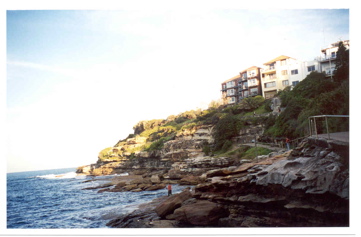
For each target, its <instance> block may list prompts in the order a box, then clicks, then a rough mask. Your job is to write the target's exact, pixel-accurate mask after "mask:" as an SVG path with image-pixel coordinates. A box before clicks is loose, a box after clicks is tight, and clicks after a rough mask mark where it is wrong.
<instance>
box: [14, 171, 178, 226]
mask: <svg viewBox="0 0 361 237" xmlns="http://www.w3.org/2000/svg"><path fill="white" fill-rule="evenodd" d="M75 170H76V169H75V168H69V169H57V170H44V171H30V172H18V173H8V174H7V228H8V229H59V228H61V229H71V228H108V227H107V226H106V223H107V222H109V221H110V220H111V219H113V218H115V217H117V216H118V215H120V214H125V213H129V212H132V211H133V210H135V209H136V208H137V206H138V205H139V204H141V203H146V202H149V201H151V200H153V199H154V198H157V197H160V196H164V195H167V190H165V189H164V190H156V191H143V192H103V193H97V191H98V189H92V190H83V188H87V187H96V186H99V185H101V184H104V183H106V182H109V181H110V179H111V178H112V177H113V176H111V175H109V176H100V177H96V181H92V182H84V181H86V180H90V179H92V177H89V176H83V175H82V176H78V175H77V174H76V173H75ZM184 188H185V186H178V185H174V186H173V193H178V192H181V191H182V190H183V189H184Z"/></svg>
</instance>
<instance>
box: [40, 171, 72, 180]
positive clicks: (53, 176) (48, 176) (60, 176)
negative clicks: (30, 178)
mask: <svg viewBox="0 0 361 237" xmlns="http://www.w3.org/2000/svg"><path fill="white" fill-rule="evenodd" d="M76 176H77V173H75V172H69V173H65V174H46V175H38V176H35V178H39V179H72V178H75V177H76Z"/></svg>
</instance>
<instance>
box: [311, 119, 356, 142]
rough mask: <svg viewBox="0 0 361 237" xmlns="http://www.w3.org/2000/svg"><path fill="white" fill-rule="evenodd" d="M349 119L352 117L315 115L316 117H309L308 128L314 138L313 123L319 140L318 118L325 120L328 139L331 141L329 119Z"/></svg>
mask: <svg viewBox="0 0 361 237" xmlns="http://www.w3.org/2000/svg"><path fill="white" fill-rule="evenodd" d="M349 117H350V115H315V116H310V117H308V126H309V131H310V136H312V122H313V123H314V127H315V132H316V138H318V134H317V126H316V118H325V121H326V131H327V137H328V139H331V137H330V133H329V130H328V121H327V118H349ZM312 119H313V121H312Z"/></svg>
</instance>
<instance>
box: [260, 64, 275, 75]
mask: <svg viewBox="0 0 361 237" xmlns="http://www.w3.org/2000/svg"><path fill="white" fill-rule="evenodd" d="M275 71H276V67H275V66H268V67H265V68H264V70H263V73H266V74H269V73H273V72H275Z"/></svg>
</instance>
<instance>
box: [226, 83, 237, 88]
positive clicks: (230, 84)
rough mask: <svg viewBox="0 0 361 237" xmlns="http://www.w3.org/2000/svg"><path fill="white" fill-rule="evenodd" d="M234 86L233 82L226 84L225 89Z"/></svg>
mask: <svg viewBox="0 0 361 237" xmlns="http://www.w3.org/2000/svg"><path fill="white" fill-rule="evenodd" d="M234 85H235V83H234V81H229V82H227V88H231V87H234Z"/></svg>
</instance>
